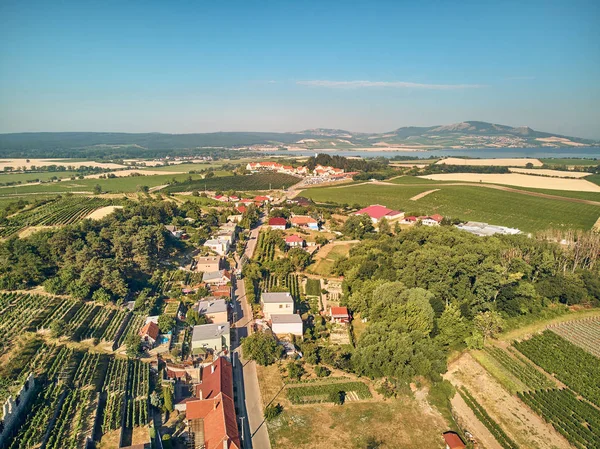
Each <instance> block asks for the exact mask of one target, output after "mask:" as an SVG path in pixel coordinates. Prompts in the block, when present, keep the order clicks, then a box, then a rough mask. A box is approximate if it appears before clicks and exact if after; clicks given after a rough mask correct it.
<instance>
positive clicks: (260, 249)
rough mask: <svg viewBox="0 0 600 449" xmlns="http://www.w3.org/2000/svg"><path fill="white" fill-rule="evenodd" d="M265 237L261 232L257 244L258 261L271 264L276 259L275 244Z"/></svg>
mask: <svg viewBox="0 0 600 449" xmlns="http://www.w3.org/2000/svg"><path fill="white" fill-rule="evenodd" d="M265 235H266V234H265V233H263V232H261V233H260V234H259V235H258V241H257V242H256V260H257V261H258V262H270V261H272V260H273V259H274V258H275V242H274V241H273V239H270V238H267V237H265Z"/></svg>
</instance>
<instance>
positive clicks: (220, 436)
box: [186, 357, 242, 449]
mask: <svg viewBox="0 0 600 449" xmlns="http://www.w3.org/2000/svg"><path fill="white" fill-rule="evenodd" d="M196 397H198V400H195V401H188V402H187V404H186V420H187V423H188V427H189V436H190V439H191V440H192V441H191V442H192V444H193V446H192V447H198V448H205V449H240V448H241V447H242V446H241V443H240V436H239V432H238V427H237V417H236V414H235V404H234V401H233V368H232V366H231V363H230V362H229V361H227V360H226V359H225V358H224V357H219V358H218V359H217V360H216V361H215V362H213V363H212V365H209V366H206V367H204V368H203V370H202V383H201V384H199V385H197V386H196ZM197 440H198V441H197ZM202 440H203V441H202Z"/></svg>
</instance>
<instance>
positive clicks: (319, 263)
mask: <svg viewBox="0 0 600 449" xmlns="http://www.w3.org/2000/svg"><path fill="white" fill-rule="evenodd" d="M352 246H353V244H352V243H347V244H337V245H332V244H329V245H327V246H325V247H323V248H322V249H321V250H320V251H319V252H321V251H323V255H322V257H321V255H318V254H317V256H316V257H314V258H315V262H314V263H313V264H311V265H310V267H309V270H311V271H313V272H314V273H315V274H318V275H321V276H324V277H327V276H329V275H331V269H332V268H333V267H334V265H335V263H336V262H337V261H338V260H340V259H343V258H345V257H348V254H349V253H350V248H352Z"/></svg>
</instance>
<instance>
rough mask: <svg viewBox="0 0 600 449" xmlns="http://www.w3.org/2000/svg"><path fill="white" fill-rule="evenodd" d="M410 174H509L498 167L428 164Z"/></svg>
mask: <svg viewBox="0 0 600 449" xmlns="http://www.w3.org/2000/svg"><path fill="white" fill-rule="evenodd" d="M411 172H414V173H415V174H416V173H418V174H419V175H435V174H439V173H493V174H504V173H510V170H509V169H508V167H500V166H493V165H446V164H429V165H427V166H426V167H424V168H422V169H413V170H411Z"/></svg>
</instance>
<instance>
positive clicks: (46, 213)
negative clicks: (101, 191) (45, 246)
mask: <svg viewBox="0 0 600 449" xmlns="http://www.w3.org/2000/svg"><path fill="white" fill-rule="evenodd" d="M113 203H114V201H112V200H110V199H105V198H88V197H72V198H62V199H57V200H54V201H52V202H50V203H46V204H44V205H41V206H39V207H36V208H35V209H30V210H27V211H24V212H22V213H19V214H17V215H15V216H13V217H10V218H8V219H6V221H5V222H4V223H3V225H2V227H0V237H7V236H9V235H11V234H14V233H15V232H18V231H19V230H21V229H23V228H25V227H27V226H60V225H67V224H71V223H76V222H77V221H79V220H82V219H83V218H85V217H87V216H88V215H89V214H91V213H92V212H93V211H95V210H96V209H99V208H101V207H105V206H109V205H111V204H113Z"/></svg>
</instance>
